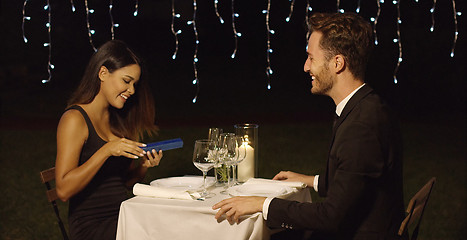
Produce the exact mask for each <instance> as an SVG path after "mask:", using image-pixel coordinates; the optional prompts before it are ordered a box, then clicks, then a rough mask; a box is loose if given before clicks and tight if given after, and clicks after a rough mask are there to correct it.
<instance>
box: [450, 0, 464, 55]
mask: <svg viewBox="0 0 467 240" xmlns="http://www.w3.org/2000/svg"><path fill="white" fill-rule="evenodd" d="M452 11H453V13H454V42H453V44H452V48H451V57H454V50H455V49H456V42H457V35H459V32H458V31H457V16H460V15H462V13H461V12H457V11H456V1H455V0H452Z"/></svg>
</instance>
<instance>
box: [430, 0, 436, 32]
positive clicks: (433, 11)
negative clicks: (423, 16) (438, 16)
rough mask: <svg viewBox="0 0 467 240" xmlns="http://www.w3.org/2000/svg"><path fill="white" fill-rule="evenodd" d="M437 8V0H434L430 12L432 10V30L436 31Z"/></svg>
mask: <svg viewBox="0 0 467 240" xmlns="http://www.w3.org/2000/svg"><path fill="white" fill-rule="evenodd" d="M435 9H436V0H433V6H432V7H431V9H430V12H431V27H430V31H432V32H433V31H434V30H435Z"/></svg>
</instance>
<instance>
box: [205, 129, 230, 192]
mask: <svg viewBox="0 0 467 240" xmlns="http://www.w3.org/2000/svg"><path fill="white" fill-rule="evenodd" d="M223 132H224V131H223V129H222V128H214V127H212V128H209V133H208V140H212V141H214V142H215V144H216V147H215V158H216V165H215V166H214V178H215V179H216V186H217V187H219V186H223V184H224V182H225V181H227V171H226V168H225V167H223V166H222V162H220V161H219V157H220V156H219V143H220V142H219V140H220V135H221V134H222V133H223Z"/></svg>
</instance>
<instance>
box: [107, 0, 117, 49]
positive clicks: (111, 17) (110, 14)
mask: <svg viewBox="0 0 467 240" xmlns="http://www.w3.org/2000/svg"><path fill="white" fill-rule="evenodd" d="M112 8H113V0H110V3H109V16H110V32H111V34H112V40H114V39H115V31H114V27H117V26H118V25H117V24H115V23H114V17H113V16H112Z"/></svg>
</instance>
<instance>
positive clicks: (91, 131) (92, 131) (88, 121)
mask: <svg viewBox="0 0 467 240" xmlns="http://www.w3.org/2000/svg"><path fill="white" fill-rule="evenodd" d="M70 109H75V110H78V111H79V112H80V113H81V115H83V117H84V120H85V121H86V125H88V133H89V136H88V139H89V138H91V135H93V137H94V136H95V137H98V138H99V139H100V137H99V135H98V134H97V132H96V129H94V125H92V122H91V119H90V118H89V116H88V114H87V113H86V111H84V109H83V108H82V107H81V106H78V105H72V106H70V107H68V108H67V109H66V110H65V112H66V111H68V110H70Z"/></svg>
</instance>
